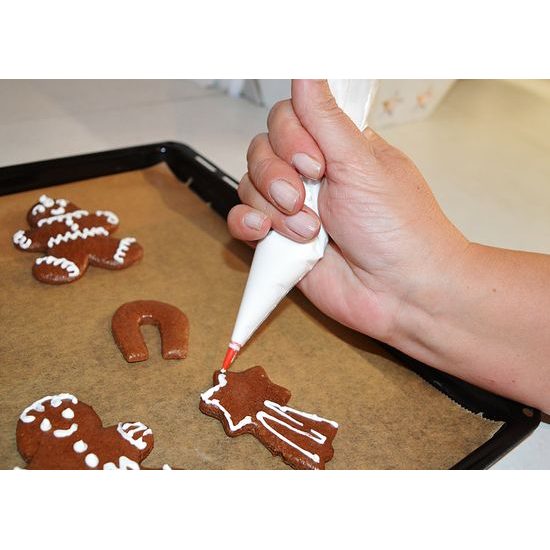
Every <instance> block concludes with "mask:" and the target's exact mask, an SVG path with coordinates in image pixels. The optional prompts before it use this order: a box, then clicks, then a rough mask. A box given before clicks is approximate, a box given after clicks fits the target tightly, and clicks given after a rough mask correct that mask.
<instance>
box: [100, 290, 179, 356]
mask: <svg viewBox="0 0 550 550" xmlns="http://www.w3.org/2000/svg"><path fill="white" fill-rule="evenodd" d="M141 325H156V326H158V327H159V331H160V338H161V345H162V357H163V358H164V359H185V357H187V348H188V341H189V321H188V320H187V316H186V315H185V314H184V313H183V312H182V311H180V310H179V309H178V308H177V307H175V306H172V305H170V304H166V303H164V302H158V301H155V300H136V301H135V302H128V303H126V304H123V305H121V306H120V307H119V308H118V309H117V310H116V312H115V314H114V315H113V319H112V321H111V329H112V332H113V337H114V339H115V342H116V343H117V345H118V347H119V349H120V351H121V352H122V355H123V356H124V358H125V359H126V361H128V363H136V362H138V361H145V360H147V359H148V358H149V351H148V350H147V345H146V344H145V340H144V338H143V335H142V334H141V331H140V327H141Z"/></svg>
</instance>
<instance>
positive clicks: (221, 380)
mask: <svg viewBox="0 0 550 550" xmlns="http://www.w3.org/2000/svg"><path fill="white" fill-rule="evenodd" d="M226 385H227V376H226V375H225V374H224V373H223V372H220V373H219V374H218V384H217V385H216V386H213V387H211V388H210V389H209V390H208V391H205V392H204V393H201V399H202V400H203V401H204V402H205V403H206V404H207V405H214V407H216V408H218V409H220V411H222V412H223V414H224V416H225V419H226V420H227V423H228V424H229V429H230V430H231V431H232V432H236V431H237V430H240V429H241V428H242V427H243V426H246V425H247V424H252V417H250V416H245V417H244V418H243V419H242V420H240V421H239V422H237V424H233V419H232V418H231V414H229V411H228V410H227V409H226V408H225V407H224V406H223V405H222V404H221V403H220V401H219V399H210V398H211V397H212V396H213V395H214V394H215V393H216V392H218V391H219V390H220V389H221V388H223V387H224V386H226Z"/></svg>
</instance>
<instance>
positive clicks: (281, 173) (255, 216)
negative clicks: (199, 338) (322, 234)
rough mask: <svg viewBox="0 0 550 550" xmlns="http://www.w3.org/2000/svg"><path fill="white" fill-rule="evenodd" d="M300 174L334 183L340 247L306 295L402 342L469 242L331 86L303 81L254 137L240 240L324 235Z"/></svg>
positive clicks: (232, 224) (324, 195) (236, 218)
mask: <svg viewBox="0 0 550 550" xmlns="http://www.w3.org/2000/svg"><path fill="white" fill-rule="evenodd" d="M300 175H303V176H306V177H308V178H313V179H322V177H323V176H324V177H325V178H326V182H325V183H324V184H323V187H322V189H321V191H320V194H319V214H320V218H321V220H322V223H323V225H324V227H325V228H326V230H327V232H328V234H329V235H330V237H331V242H330V244H329V246H328V248H327V251H326V254H325V256H324V258H323V259H322V260H321V261H320V262H319V263H318V264H317V265H316V266H315V268H314V269H313V270H312V271H311V272H310V273H309V274H308V275H307V276H306V277H304V279H303V280H302V281H301V282H300V284H299V288H300V289H301V290H302V292H303V293H304V294H305V295H306V296H307V298H309V299H310V300H311V301H312V302H313V303H314V304H315V305H316V306H317V307H318V308H319V309H320V310H321V311H323V312H324V313H326V314H327V315H329V316H330V317H333V318H334V319H336V320H337V321H339V322H341V323H343V324H345V325H347V326H349V327H351V328H353V329H356V330H359V331H361V332H363V333H365V334H368V335H370V336H372V337H374V338H377V339H379V340H383V341H387V342H390V343H392V340H393V336H394V332H395V326H396V323H397V322H398V317H399V314H400V310H401V309H402V307H403V304H404V303H405V302H407V301H409V300H411V299H414V295H415V293H416V292H417V291H418V290H419V289H420V288H422V292H423V293H424V292H425V289H426V288H429V287H430V284H431V283H432V282H434V281H437V282H438V283H439V282H440V279H441V278H445V276H446V275H445V273H447V272H448V270H449V268H450V266H451V265H452V264H453V263H455V262H456V261H457V260H458V259H459V258H460V256H461V254H462V252H463V251H465V250H466V248H467V246H468V241H467V240H466V239H465V238H464V237H463V236H462V235H461V233H460V232H459V231H458V230H457V229H456V228H455V227H454V226H453V225H452V224H451V223H450V221H449V220H448V219H447V218H446V217H445V215H444V214H443V212H442V211H441V209H440V208H439V206H438V204H437V202H436V200H435V198H434V196H433V194H432V193H431V191H430V189H429V187H428V185H427V183H426V181H425V180H424V178H423V177H422V175H421V174H420V172H419V171H418V169H417V168H416V166H415V165H414V164H413V162H412V161H411V160H410V159H409V158H408V157H406V156H405V155H404V154H403V153H402V152H400V151H399V150H398V149H396V148H394V147H392V146H391V145H390V144H388V143H387V142H386V141H384V139H382V138H381V137H380V136H379V135H377V134H376V133H375V132H374V131H372V130H370V129H367V130H366V131H365V132H364V133H361V132H360V131H359V130H358V129H357V128H356V127H355V125H354V124H353V123H352V122H351V120H350V119H349V118H348V117H347V116H346V115H345V114H344V113H343V112H342V111H341V109H339V108H338V106H337V105H336V102H335V100H334V98H333V97H332V95H331V93H330V90H329V87H328V84H327V82H326V81H322V80H321V81H294V82H293V83H292V99H291V100H287V101H282V102H280V103H278V104H276V105H275V106H274V107H273V109H272V110H271V112H270V114H269V118H268V133H267V134H260V135H258V136H256V137H255V138H254V139H253V140H252V142H251V144H250V147H249V150H248V172H247V174H245V176H244V177H243V179H242V181H241V183H240V185H239V197H240V199H241V201H242V203H243V204H242V205H238V206H236V207H235V208H233V209H232V210H231V212H230V214H229V217H228V226H229V230H230V232H231V234H232V235H233V236H234V237H236V238H238V239H242V240H245V241H256V240H259V239H262V238H263V237H264V236H265V235H266V234H267V232H268V231H269V230H270V229H271V228H272V229H274V230H275V231H278V232H280V233H282V234H283V235H286V236H288V237H289V238H291V239H294V240H296V241H300V242H304V241H307V240H309V239H311V238H312V237H314V236H315V235H316V234H317V232H318V230H319V219H318V217H317V216H316V214H315V213H314V212H313V211H312V210H311V209H309V208H307V207H304V205H303V201H304V186H303V184H302V181H301V178H300Z"/></svg>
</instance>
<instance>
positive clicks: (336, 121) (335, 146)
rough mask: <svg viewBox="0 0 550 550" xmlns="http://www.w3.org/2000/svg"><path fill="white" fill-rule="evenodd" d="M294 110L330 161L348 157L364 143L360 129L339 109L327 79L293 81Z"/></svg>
mask: <svg viewBox="0 0 550 550" xmlns="http://www.w3.org/2000/svg"><path fill="white" fill-rule="evenodd" d="M292 107H293V108H294V112H295V113H296V116H297V117H298V119H299V120H300V122H301V124H302V126H303V127H304V128H305V129H306V130H307V131H308V132H309V134H310V135H311V136H312V137H313V139H314V140H315V141H316V142H317V144H318V145H319V147H320V149H321V151H322V153H323V155H324V157H325V159H326V160H327V162H331V161H332V162H334V161H337V160H340V161H341V160H343V159H346V158H349V156H350V154H351V155H353V153H354V151H356V150H357V148H358V144H360V143H361V142H363V136H362V134H361V132H360V131H359V129H358V128H357V126H355V124H354V123H353V122H352V121H351V119H350V118H349V117H348V116H347V115H346V114H345V113H344V111H342V109H340V107H338V105H337V103H336V100H335V99H334V96H333V95H332V93H331V91H330V88H329V85H328V82H327V81H326V80H293V81H292Z"/></svg>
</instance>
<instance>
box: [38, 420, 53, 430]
mask: <svg viewBox="0 0 550 550" xmlns="http://www.w3.org/2000/svg"><path fill="white" fill-rule="evenodd" d="M40 429H41V430H42V431H43V432H49V431H50V430H51V429H52V423H51V422H50V421H49V420H48V419H47V418H44V420H42V422H41V423H40Z"/></svg>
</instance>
